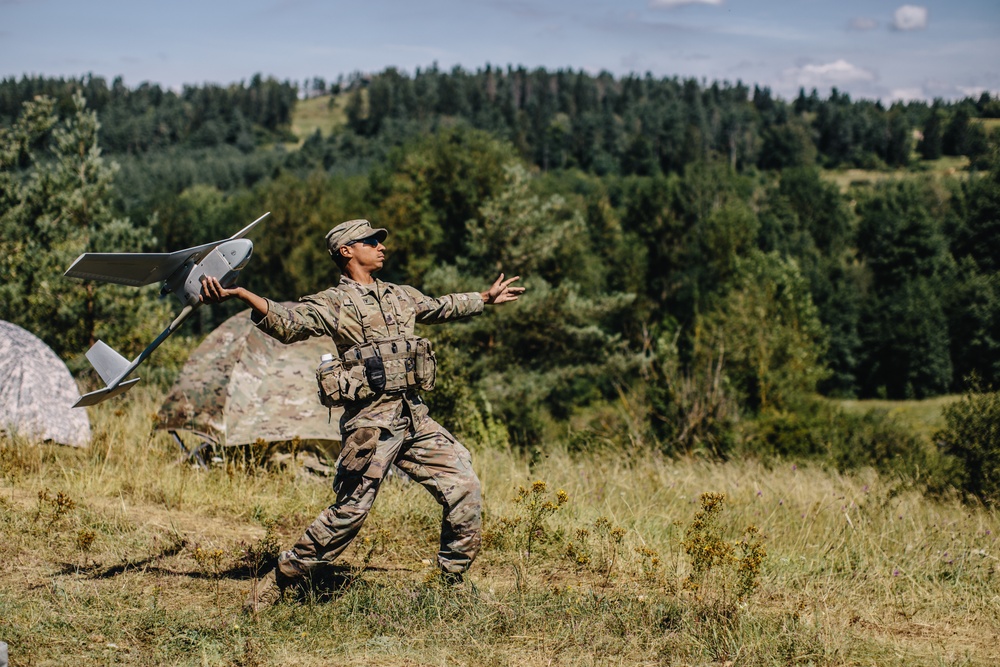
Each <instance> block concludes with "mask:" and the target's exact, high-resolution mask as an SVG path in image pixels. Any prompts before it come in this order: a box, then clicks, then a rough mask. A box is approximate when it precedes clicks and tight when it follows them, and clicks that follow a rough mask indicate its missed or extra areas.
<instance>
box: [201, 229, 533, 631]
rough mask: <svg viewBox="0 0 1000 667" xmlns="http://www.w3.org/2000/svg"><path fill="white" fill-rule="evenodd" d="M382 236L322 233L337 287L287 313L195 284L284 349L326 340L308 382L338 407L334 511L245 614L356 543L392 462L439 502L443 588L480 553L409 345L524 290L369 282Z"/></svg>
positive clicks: (427, 372)
mask: <svg viewBox="0 0 1000 667" xmlns="http://www.w3.org/2000/svg"><path fill="white" fill-rule="evenodd" d="M387 235H388V232H387V231H386V230H385V229H381V228H380V229H373V228H372V226H371V224H370V223H369V222H368V221H367V220H349V221H347V222H344V223H341V224H339V225H337V226H336V227H334V228H333V229H331V230H330V231H329V233H327V235H326V244H327V249H328V250H329V252H330V255H331V256H332V257H333V260H334V261H335V262H336V263H337V266H338V267H339V268H340V270H341V279H340V283H339V284H338V285H337V286H336V287H331V288H329V289H327V290H325V291H323V292H320V293H318V294H313V295H310V296H306V297H303V298H302V299H300V303H299V304H298V305H296V306H295V307H293V308H286V307H284V306H282V305H281V304H279V303H276V302H274V301H272V300H270V299H266V298H263V297H260V296H258V295H256V294H254V293H252V292H250V291H249V290H246V289H244V288H242V287H234V288H231V289H226V288H224V287H222V285H221V284H220V283H219V282H218V280H216V279H215V278H207V279H205V280H204V284H203V287H202V300H203V301H205V302H207V303H218V302H221V301H225V300H226V299H229V298H232V297H236V298H238V299H240V300H242V301H244V302H246V303H247V304H248V305H249V306H250V307H251V308H252V309H253V312H252V313H251V317H252V319H253V321H254V322H255V323H256V325H257V326H258V327H259V328H260V329H261V331H264V332H265V333H267V334H269V335H271V336H273V337H274V338H276V339H278V340H279V341H281V342H283V343H293V342H296V341H300V340H304V339H306V338H309V337H311V336H329V337H330V338H331V339H332V343H333V346H334V347H335V349H334V350H332V351H333V352H337V353H338V355H337V356H335V357H334V358H333V359H332V360H331V361H329V362H327V363H325V364H324V365H323V366H321V372H320V373H318V379H319V380H320V386H321V392H320V393H321V396H325V398H326V400H325V401H324V402H325V404H329V405H334V404H337V405H343V406H344V415H343V417H342V418H341V424H340V432H341V437H342V438H343V449H342V451H341V453H340V457H339V459H338V461H337V473H336V477H335V478H334V483H333V487H334V492H335V494H336V501H335V502H334V503H333V504H332V505H330V506H329V507H328V508H326V509H325V510H323V511H322V512H321V513H320V515H319V516H318V517H317V518H316V520H315V521H313V523H312V525H310V526H309V528H307V529H306V532H305V534H304V535H302V537H301V538H299V540H298V541H297V542H296V543H295V545H294V546H293V547H292V548H291V549H290V550H288V551H284V552H282V553H281V554H280V555H279V557H278V566H277V568H276V569H275V570H274V571H272V572H271V573H270V574H269V575H268V576H267V577H265V579H264V580H263V581H262V582H261V584H262V585H261V586H260V587H259V588H258V587H257V586H256V585H255V586H254V589H253V590H252V591H251V593H250V596H249V597H248V598H247V604H246V605H245V606H246V608H248V609H250V610H253V611H256V610H257V608H258V606H259V605H263V604H271V603H273V602H274V601H276V600H277V599H279V598H280V597H281V593H282V591H284V589H285V588H287V587H289V586H294V585H299V584H301V583H304V582H305V581H306V580H307V578H308V576H309V575H310V573H312V572H314V571H315V570H316V569H317V568H320V567H322V566H324V565H327V564H329V563H330V562H332V561H333V560H334V559H336V558H337V557H338V556H339V555H340V554H341V553H343V551H344V549H346V548H347V546H348V545H349V544H350V543H351V540H353V539H354V537H355V536H356V535H357V534H358V531H359V530H360V529H361V526H362V524H363V523H364V521H365V518H366V517H367V516H368V511H369V510H370V509H371V507H372V503H373V502H374V501H375V496H376V494H377V493H378V490H379V486H380V485H381V483H382V480H383V479H384V478H385V476H386V474H387V473H388V471H389V469H390V466H391V465H392V464H393V463H395V464H396V465H397V466H398V467H399V468H400V469H402V470H403V471H404V472H405V473H406V474H407V475H409V476H410V477H411V478H413V479H414V480H415V481H417V482H419V483H420V484H421V485H422V486H423V487H424V488H425V489H427V490H428V491H430V493H431V494H432V495H433V496H434V498H435V499H436V500H437V501H438V503H440V504H441V507H442V509H443V518H442V522H441V546H440V551H439V552H438V558H437V562H438V567H439V568H440V571H441V575H442V577H443V579H444V581H446V582H448V583H459V582H461V580H462V573H463V572H465V571H466V570H468V569H469V566H470V565H471V564H472V561H473V560H474V559H475V557H476V554H477V553H478V552H479V546H480V541H481V534H480V533H481V527H482V518H481V513H482V506H481V504H482V503H481V493H480V485H479V479H478V478H477V477H476V474H475V472H473V470H472V463H471V458H470V455H469V451H468V450H467V449H466V448H465V447H464V446H462V444H461V443H459V442H458V441H457V440H456V439H455V437H454V436H453V435H452V434H451V433H449V432H448V430H447V429H445V428H444V427H443V426H441V425H440V424H438V423H437V422H436V421H434V420H433V419H431V418H430V417H429V416H428V410H427V406H426V405H425V404H424V402H423V401H422V400H421V398H420V395H419V394H418V392H417V389H418V388H425V389H427V388H430V387H432V386H433V380H434V358H433V353H431V351H430V345H429V343H428V342H427V341H426V340H425V339H422V338H417V337H415V336H414V333H413V332H414V324H416V323H418V322H419V323H421V324H432V323H437V322H447V321H452V320H457V319H461V318H464V317H469V316H472V315H478V314H479V313H481V312H483V307H484V306H485V305H486V304H501V303H506V302H508V301H517V299H518V296H519V295H520V294H521V293H522V292H524V288H523V287H514V286H512V285H511V283H513V282H514V281H515V280H517V279H518V278H519V276H515V277H513V278H509V279H507V280H504V275H503V274H502V273H501V274H500V277H499V278H497V280H496V282H494V283H493V285H492V286H490V288H489V289H487V290H486V291H484V292H469V293H464V294H449V295H446V296H443V297H440V298H437V299H433V298H430V297H427V296H424V295H423V294H421V293H420V292H419V291H417V290H416V289H414V288H412V287H409V286H406V285H394V284H392V283H386V282H382V281H380V280H377V279H375V278H374V277H373V274H374V273H376V272H377V271H378V270H379V269H381V268H382V265H383V262H384V260H385V254H384V253H385V246H384V245H382V242H383V241H385V239H386V236H387Z"/></svg>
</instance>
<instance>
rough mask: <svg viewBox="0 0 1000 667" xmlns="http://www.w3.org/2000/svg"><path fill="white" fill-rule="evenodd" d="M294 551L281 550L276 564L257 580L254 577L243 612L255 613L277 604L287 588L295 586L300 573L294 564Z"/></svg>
mask: <svg viewBox="0 0 1000 667" xmlns="http://www.w3.org/2000/svg"><path fill="white" fill-rule="evenodd" d="M293 558H294V553H292V552H289V551H283V552H282V553H281V554H280V555H279V556H278V564H277V566H276V567H274V569H272V570H270V571H269V572H268V573H267V574H265V575H264V576H263V577H261V578H260V579H259V580H258V579H254V580H253V583H252V584H251V586H250V593H249V595H247V598H246V600H245V601H244V602H243V611H244V612H245V613H257V611H259V610H260V609H264V608H267V607H270V606H271V605H274V604H277V603H278V602H280V601H281V599H282V598H283V597H284V596H285V591H286V590H287V589H288V588H291V587H293V586H295V585H296V584H297V582H298V580H299V579H300V578H301V576H300V575H301V573H300V572H299V571H298V568H296V567H295V566H294V561H293V560H292V559H293Z"/></svg>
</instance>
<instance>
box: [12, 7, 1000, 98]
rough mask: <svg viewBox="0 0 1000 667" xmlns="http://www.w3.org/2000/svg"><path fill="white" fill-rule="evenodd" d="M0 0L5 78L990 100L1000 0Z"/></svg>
mask: <svg viewBox="0 0 1000 667" xmlns="http://www.w3.org/2000/svg"><path fill="white" fill-rule="evenodd" d="M909 1H910V2H913V3H914V4H906V2H904V1H901V0H891V1H887V0H575V1H570V0H424V1H423V2H406V1H403V0H364V1H362V2H344V1H341V0H242V1H241V2H219V1H213V0H201V1H196V0H171V1H170V2H148V1H143V0H128V1H125V0H0V78H7V77H20V76H22V75H24V74H29V75H44V76H55V77H58V76H80V75H85V74H94V75H99V76H103V77H106V78H107V79H108V80H109V81H110V80H111V79H113V78H114V77H115V76H121V77H122V78H123V80H124V82H125V84H126V85H128V86H130V87H134V86H136V85H138V84H139V83H142V82H144V81H149V82H152V83H157V84H160V85H161V86H165V87H169V88H173V89H180V87H181V86H183V85H185V84H194V85H200V84H204V83H220V84H227V83H231V82H238V81H243V80H246V81H248V80H249V79H250V77H251V76H253V75H254V74H255V73H258V72H259V73H261V74H263V75H265V76H273V77H275V78H278V79H281V80H292V81H305V80H311V79H312V78H313V77H322V78H324V79H326V80H328V81H333V80H336V79H337V77H338V75H343V76H345V77H347V76H349V75H350V74H351V73H354V72H364V73H374V72H378V71H381V70H383V69H385V68H386V67H389V66H394V67H396V68H398V69H400V70H402V71H405V72H407V73H409V74H413V73H414V72H415V71H416V69H417V68H421V69H426V68H427V67H430V66H431V65H433V64H434V63H436V64H437V66H438V67H439V68H441V69H445V70H450V69H451V68H453V67H455V66H460V67H462V68H464V69H465V70H468V71H475V70H477V69H481V68H483V67H485V66H486V65H487V64H490V65H493V66H495V67H496V66H499V67H502V68H506V67H507V66H508V65H510V66H514V67H518V66H524V67H527V68H529V69H533V68H535V67H545V68H548V69H550V70H555V69H560V68H561V69H573V70H584V71H587V72H590V73H592V74H597V73H598V72H601V71H608V72H611V73H612V74H614V75H616V76H623V75H627V74H630V73H636V74H640V75H644V74H646V73H647V72H648V73H651V74H652V75H653V76H654V77H673V76H677V77H680V78H690V77H693V78H696V79H698V80H704V81H707V82H708V83H711V82H713V81H719V82H724V81H728V82H730V83H735V82H736V81H742V82H743V83H744V84H747V85H749V86H753V85H759V86H761V87H764V86H766V87H769V88H770V89H771V90H772V92H773V93H775V94H776V95H778V96H780V97H783V98H785V99H792V98H794V97H795V96H796V94H797V93H798V90H799V88H800V87H804V88H805V89H806V90H807V91H809V90H811V89H812V88H814V87H815V88H817V89H818V90H819V92H820V95H821V96H822V97H826V96H828V95H829V91H830V89H831V88H832V87H836V88H837V89H838V90H840V91H841V92H847V93H849V94H850V95H851V97H852V98H854V99H859V98H865V99H881V100H883V101H884V102H891V101H895V100H900V99H902V100H909V99H924V100H931V99H934V98H938V97H940V98H944V99H955V98H961V97H966V96H976V97H978V96H979V94H981V93H982V91H984V90H985V91H989V92H990V93H991V94H993V95H997V94H1000V0H947V1H944V0H909Z"/></svg>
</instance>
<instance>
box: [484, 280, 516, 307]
mask: <svg viewBox="0 0 1000 667" xmlns="http://www.w3.org/2000/svg"><path fill="white" fill-rule="evenodd" d="M503 277H504V276H503V274H502V273H501V274H500V277H499V278H497V279H496V282H494V283H493V285H491V286H490V288H489V289H488V290H486V291H485V292H482V293H481V296H482V297H483V302H484V303H492V304H498V303H507V302H508V301H517V298H518V297H519V296H520V295H521V294H523V293H524V288H523V287H511V283H512V282H514V281H515V280H519V279H520V278H521V276H514V277H513V278H508V279H507V280H504V279H503Z"/></svg>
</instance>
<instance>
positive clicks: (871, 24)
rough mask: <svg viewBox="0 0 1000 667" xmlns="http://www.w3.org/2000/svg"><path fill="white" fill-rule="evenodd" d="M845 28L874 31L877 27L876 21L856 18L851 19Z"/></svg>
mask: <svg viewBox="0 0 1000 667" xmlns="http://www.w3.org/2000/svg"><path fill="white" fill-rule="evenodd" d="M847 27H848V28H849V29H850V30H874V29H875V28H877V27H878V21H876V20H875V19H870V18H866V17H858V18H854V19H851V21H850V23H848V24H847Z"/></svg>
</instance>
